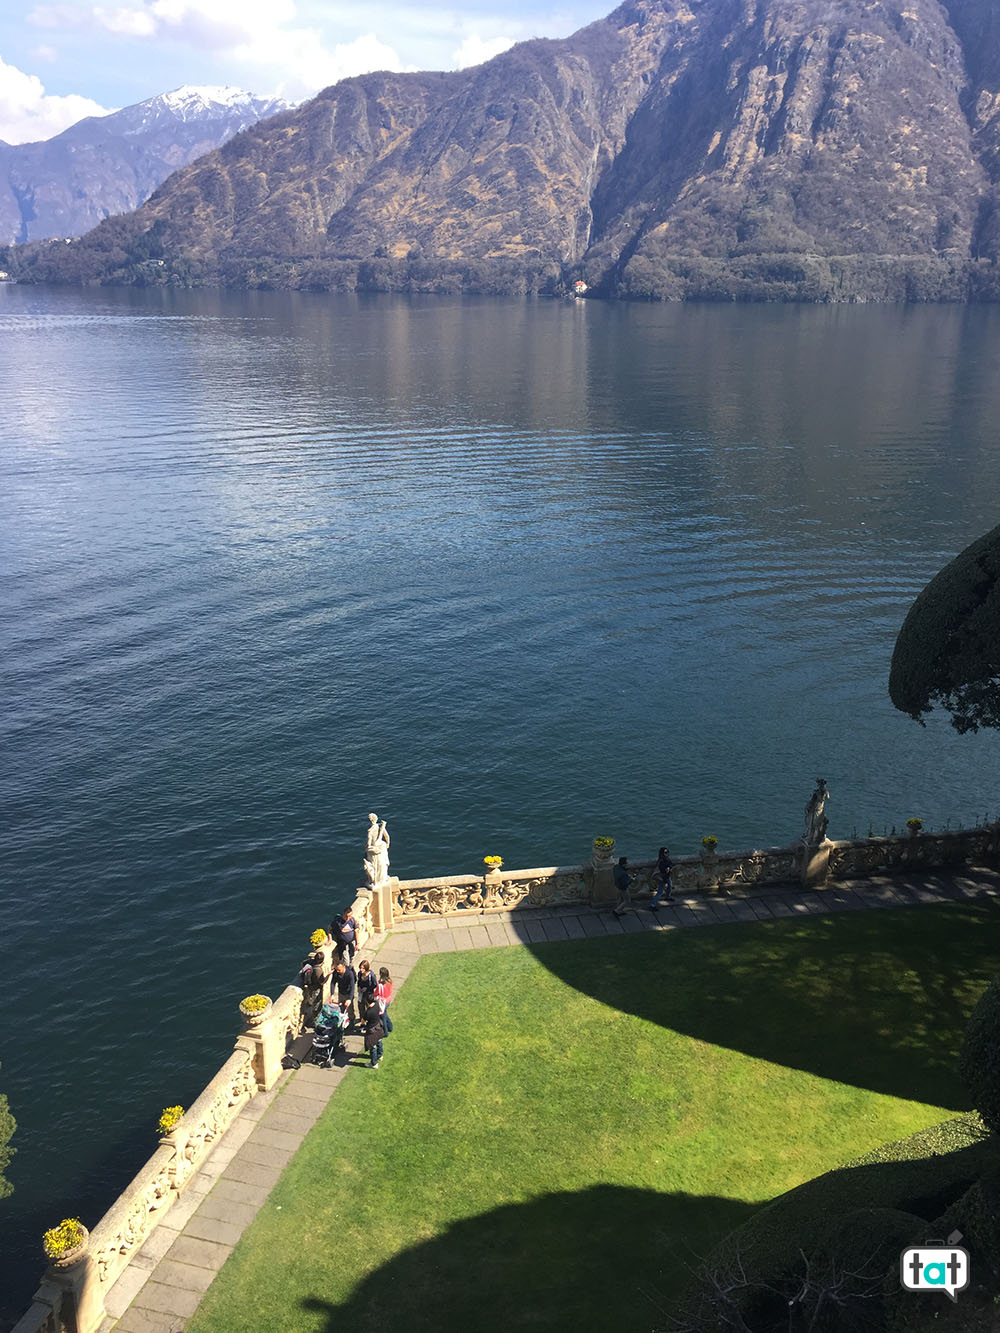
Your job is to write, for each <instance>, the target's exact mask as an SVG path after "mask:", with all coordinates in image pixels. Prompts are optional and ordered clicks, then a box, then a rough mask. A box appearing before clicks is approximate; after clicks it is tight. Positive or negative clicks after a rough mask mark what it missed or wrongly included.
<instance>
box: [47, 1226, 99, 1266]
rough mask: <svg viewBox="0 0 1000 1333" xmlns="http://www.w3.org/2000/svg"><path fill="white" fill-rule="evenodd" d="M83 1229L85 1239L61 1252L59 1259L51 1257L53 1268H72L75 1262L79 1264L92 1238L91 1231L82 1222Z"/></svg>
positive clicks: (50, 1261)
mask: <svg viewBox="0 0 1000 1333" xmlns="http://www.w3.org/2000/svg"><path fill="white" fill-rule="evenodd" d="M81 1229H82V1231H83V1240H81V1241H80V1243H79V1245H74V1246H73V1248H72V1249H71V1250H67V1251H66V1252H65V1254H61V1255H60V1256H59V1258H58V1259H50V1260H49V1263H50V1264H51V1265H52V1267H53V1268H72V1266H73V1265H74V1264H78V1263H79V1262H80V1260H81V1259H82V1258H83V1257H84V1256H85V1255H86V1253H87V1244H88V1242H89V1240H90V1232H89V1231H88V1229H87V1228H86V1227H85V1226H83V1224H82V1223H81Z"/></svg>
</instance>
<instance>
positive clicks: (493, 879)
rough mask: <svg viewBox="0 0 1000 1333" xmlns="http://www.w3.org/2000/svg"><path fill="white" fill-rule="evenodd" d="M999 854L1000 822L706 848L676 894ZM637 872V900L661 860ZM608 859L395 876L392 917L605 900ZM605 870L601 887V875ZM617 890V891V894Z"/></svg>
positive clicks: (686, 864)
mask: <svg viewBox="0 0 1000 1333" xmlns="http://www.w3.org/2000/svg"><path fill="white" fill-rule="evenodd" d="M998 857H1000V824H994V825H989V826H987V827H985V828H978V829H960V830H957V831H955V832H945V833H918V834H916V835H909V834H908V835H906V836H903V837H885V838H874V837H873V838H863V839H857V840H851V841H844V842H824V843H822V844H821V845H820V846H819V847H818V848H817V847H806V846H805V844H804V843H802V842H801V841H800V842H797V843H792V844H791V845H789V846H786V847H763V848H749V849H747V850H746V851H740V852H718V853H712V852H709V851H705V852H703V853H702V854H701V855H700V856H678V857H676V858H674V862H673V886H674V892H675V893H676V894H688V893H699V892H701V893H711V892H717V891H719V890H728V891H732V892H736V893H738V892H740V891H741V890H753V889H762V888H766V887H769V886H774V887H779V886H781V885H785V886H795V887H811V888H821V887H823V885H824V884H830V883H834V882H837V881H840V880H844V879H850V878H856V877H860V876H864V875H873V874H890V873H893V872H894V871H903V870H915V869H933V868H935V867H941V866H951V865H960V864H963V863H968V862H973V863H977V862H986V861H990V860H995V859H997V858H998ZM628 868H629V871H630V873H631V874H632V875H634V876H635V879H634V882H633V885H632V896H633V898H637V899H639V900H640V901H641V900H642V899H643V898H644V897H648V896H651V895H652V894H653V893H654V892H655V890H656V888H657V885H658V880H657V877H656V862H655V861H653V860H649V861H630V862H629V867H628ZM610 870H611V867H610V863H605V865H604V867H598V866H596V865H595V864H594V863H593V862H591V863H589V864H584V865H577V866H543V867H539V868H535V869H531V870H509V871H508V870H501V871H500V872H499V873H496V874H488V875H442V876H437V877H432V878H429V879H402V880H392V881H391V889H392V891H391V894H390V907H391V913H392V918H393V922H395V923H399V922H403V921H407V920H412V919H414V918H420V917H425V918H426V917H433V916H452V917H453V916H462V915H466V914H468V915H480V914H485V915H489V914H491V913H497V912H510V911H514V910H518V911H521V910H530V909H532V908H542V907H553V906H562V905H563V904H566V905H569V904H573V903H593V904H595V905H601V904H603V903H606V902H607V901H608V892H607V887H606V886H607V884H608V883H610V878H609V877H610ZM602 874H603V875H605V877H606V878H605V884H604V886H602V885H601V883H600V876H601V875H602ZM611 896H612V897H613V892H612V895H611Z"/></svg>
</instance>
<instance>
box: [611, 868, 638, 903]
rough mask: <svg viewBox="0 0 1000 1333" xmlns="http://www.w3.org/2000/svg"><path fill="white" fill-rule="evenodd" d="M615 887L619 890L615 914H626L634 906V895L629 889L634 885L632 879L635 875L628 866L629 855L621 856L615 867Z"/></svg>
mask: <svg viewBox="0 0 1000 1333" xmlns="http://www.w3.org/2000/svg"><path fill="white" fill-rule="evenodd" d="M614 879H615V888H616V889H617V890H618V901H617V902H616V903H615V906H614V914H615V916H624V915H625V913H626V912H627V911H628V909H629V908H630V907H631V906H632V895H631V894H630V893H629V889H630V888H631V887H632V881H633V880H634V879H635V875H633V874H632V872H631V871H630V870H629V868H628V857H627V856H619V858H618V864H617V865H616V866H615V869H614Z"/></svg>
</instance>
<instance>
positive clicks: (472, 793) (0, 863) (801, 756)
mask: <svg viewBox="0 0 1000 1333" xmlns="http://www.w3.org/2000/svg"><path fill="white" fill-rule="evenodd" d="M998 364H1000V308H997V307H969V308H966V307H941V308H933V307H907V308H896V307H890V308H886V307H871V308H867V307H846V306H835V307H808V306H801V307H800V306H775V307H767V306H758V307H742V306H731V305H725V306H721V305H720V306H653V305H648V306H647V305H614V304H605V303H599V302H596V301H584V302H576V303H571V302H533V301H516V300H510V301H506V300H505V301H501V300H497V301H492V300H489V299H485V298H484V299H459V298H454V299H453V298H448V297H427V298H413V299H406V298H389V297H377V296H368V297H365V296H358V297H349V296H326V295H323V296H320V295H306V294H290V293H250V294H228V295H223V294H218V293H198V292H193V293H192V292H176V293H175V292H162V291H153V292H139V291H115V290H89V291H71V290H43V289H33V288H22V287H15V286H10V285H3V286H0V569H2V571H3V589H4V596H3V612H4V614H3V616H2V618H0V636H2V643H0V647H2V652H0V678H2V679H0V697H2V699H3V709H2V715H0V737H2V753H3V763H2V765H0V788H2V806H3V823H2V828H0V871H2V886H3V887H2V903H0V913H2V933H0V954H2V967H0V1002H2V1004H3V1010H4V1013H5V1015H6V1019H7V1021H6V1022H5V1024H4V1035H3V1038H2V1046H0V1090H2V1091H4V1092H6V1093H7V1095H8V1097H9V1099H10V1102H11V1107H12V1110H13V1112H14V1114H15V1116H16V1117H17V1120H18V1122H19V1128H18V1132H17V1134H16V1135H15V1138H14V1145H15V1146H16V1147H17V1149H18V1155H17V1157H16V1158H15V1160H14V1163H13V1166H12V1168H11V1170H10V1177H11V1179H12V1181H13V1183H14V1185H15V1193H14V1195H13V1196H12V1197H11V1198H10V1199H8V1200H6V1201H5V1202H3V1203H0V1227H2V1229H3V1232H4V1243H3V1248H2V1255H3V1259H2V1265H3V1271H0V1289H3V1290H4V1291H5V1293H6V1299H5V1307H6V1311H7V1313H11V1312H14V1313H17V1312H19V1311H20V1309H21V1308H23V1306H24V1305H25V1303H26V1302H27V1300H28V1299H29V1297H30V1294H31V1292H32V1291H33V1289H34V1285H35V1282H36V1280H37V1277H38V1276H39V1275H40V1273H41V1270H42V1267H43V1263H42V1259H41V1255H40V1245H39V1233H40V1232H41V1231H42V1230H43V1229H44V1228H45V1227H47V1226H50V1225H53V1224H54V1223H56V1222H57V1221H58V1220H59V1219H60V1218H62V1217H63V1216H65V1215H67V1214H69V1215H77V1214H79V1215H81V1216H82V1218H83V1220H84V1222H87V1223H90V1224H93V1223H94V1222H95V1221H96V1220H97V1219H98V1217H99V1216H100V1215H101V1213H102V1212H103V1211H104V1209H105V1208H106V1207H107V1205H108V1204H109V1203H110V1202H111V1201H112V1200H113V1199H114V1197H115V1196H116V1195H117V1193H118V1192H119V1190H120V1189H121V1188H122V1187H123V1186H124V1185H125V1184H126V1183H127V1181H128V1180H129V1179H130V1178H131V1176H132V1174H133V1173H134V1171H135V1170H136V1169H137V1168H138V1166H139V1165H140V1164H141V1163H142V1162H143V1161H144V1160H145V1158H146V1157H147V1156H148V1154H149V1153H150V1152H152V1150H153V1149H154V1147H155V1146H156V1133H155V1125H156V1121H157V1118H158V1116H159V1112H160V1110H161V1109H162V1108H163V1107H164V1106H166V1105H170V1104H172V1103H176V1102H180V1103H182V1104H184V1105H188V1104H190V1102H191V1100H192V1099H193V1097H194V1096H195V1095H196V1093H197V1092H198V1091H199V1090H200V1089H201V1087H202V1086H203V1085H204V1083H205V1082H206V1080H207V1078H208V1077H209V1076H210V1075H211V1074H212V1073H214V1071H215V1070H216V1069H217V1068H218V1066H219V1065H220V1064H221V1063H222V1062H223V1060H224V1059H225V1058H226V1056H227V1055H228V1053H229V1052H230V1050H231V1048H232V1042H233V1039H234V1037H235V1034H236V1031H237V1028H238V1015H237V1012H236V1004H237V1002H238V1001H239V999H240V998H241V997H242V996H243V995H245V994H247V993H248V992H251V991H256V990H263V991H265V992H267V993H270V994H277V993H278V991H279V990H280V988H281V987H282V986H283V985H284V984H285V983H286V982H287V981H288V980H289V979H290V976H291V974H292V973H293V972H294V970H295V969H296V967H297V965H298V962H299V960H300V958H301V957H302V956H303V954H304V952H305V949H306V946H307V941H308V935H309V933H310V931H311V930H313V929H314V928H315V927H317V926H319V925H326V924H327V923H328V922H329V920H330V917H331V915H332V913H333V911H334V909H338V908H339V907H340V906H342V905H343V904H344V903H346V902H349V901H350V899H351V897H352V896H353V892H352V891H353V889H354V887H355V885H356V884H357V883H359V882H360V880H361V855H362V848H363V845H364V831H365V828H366V827H367V813H368V811H369V810H374V811H377V812H378V813H379V815H380V816H383V817H385V818H386V819H387V820H388V822H389V828H390V831H391V834H392V869H393V872H394V873H397V874H400V875H402V876H417V875H431V874H444V873H447V872H449V871H475V870H478V869H479V868H480V867H481V862H482V857H483V856H484V855H486V854H493V853H496V854H500V855H502V856H503V857H504V860H505V862H506V864H507V865H508V866H509V867H518V866H532V865H551V864H554V863H559V864H571V863H575V862H579V861H581V860H583V859H584V858H585V857H586V856H587V855H589V850H590V844H591V841H592V839H593V837H594V836H595V835H598V834H611V835H613V836H615V837H616V839H617V841H618V844H619V848H620V850H621V851H622V852H625V853H627V854H629V855H630V856H633V857H637V858H638V857H648V856H652V855H654V854H655V851H656V848H657V847H658V846H659V845H660V844H661V843H663V842H668V843H669V844H670V846H671V849H672V851H673V852H674V854H675V855H677V854H684V853H689V852H693V851H695V850H696V849H697V847H698V845H699V840H700V838H701V836H702V835H703V834H705V833H713V834H715V835H716V836H717V837H718V838H719V842H720V846H721V847H722V848H741V847H747V846H750V845H758V846H759V845H771V844H775V843H781V842H785V841H791V840H792V839H793V838H795V837H796V836H797V835H798V834H799V833H800V832H801V830H802V812H803V807H804V805H805V802H806V800H807V798H808V796H809V794H810V792H811V790H812V787H813V784H814V779H815V777H816V775H817V774H822V775H824V776H825V777H826V779H827V781H828V783H829V785H830V788H831V790H832V793H833V795H832V799H831V801H830V802H829V804H828V807H827V813H828V815H829V816H830V830H829V831H830V835H831V836H832V837H835V838H836V837H849V836H851V834H852V833H853V832H854V831H855V830H857V831H858V832H859V833H864V832H866V831H867V830H868V828H869V827H873V828H874V829H875V831H877V832H881V831H882V830H883V828H887V827H892V826H893V825H896V826H897V827H898V826H900V825H901V824H902V822H903V821H904V820H905V819H906V818H907V817H908V816H910V815H919V816H920V817H922V818H923V819H924V821H925V824H926V825H927V826H928V827H939V826H944V825H945V824H946V823H950V824H951V826H952V827H954V826H955V825H957V824H959V823H965V824H972V823H975V822H976V821H977V820H982V819H983V818H984V817H985V816H987V815H989V816H991V817H992V816H993V815H995V814H996V810H997V803H996V796H995V793H996V791H997V787H998V779H1000V746H998V744H997V738H996V737H994V736H992V735H989V734H984V735H976V736H965V737H960V736H958V735H957V734H955V733H954V732H953V731H952V729H951V728H950V727H949V726H948V725H947V724H946V723H945V722H943V721H941V720H940V719H933V718H932V720H931V724H930V725H928V727H927V728H926V729H923V728H921V727H919V726H917V725H915V724H914V723H913V722H911V721H910V720H909V719H907V718H906V717H904V716H902V715H901V714H899V713H897V712H895V711H894V710H893V708H892V706H891V704H890V703H889V700H888V697H887V694H886V680H887V675H888V668H889V659H890V657H891V653H892V648H893V644H894V641H895V636H896V633H897V631H898V628H899V626H900V624H901V622H902V619H903V617H904V615H905V613H906V611H907V609H908V607H909V605H910V602H911V601H912V599H913V597H914V595H915V594H916V593H917V592H918V591H919V590H920V588H921V587H922V586H923V585H924V583H926V581H927V580H928V579H929V578H930V577H931V576H932V575H933V574H934V573H935V572H936V571H937V570H938V569H939V568H940V566H941V565H942V564H943V563H944V562H945V561H946V560H947V559H949V558H950V557H951V556H952V555H954V554H955V553H956V552H957V551H958V550H960V549H961V548H962V547H964V546H965V545H967V544H968V542H970V541H971V540H972V539H973V538H974V537H976V536H978V535H979V534H980V533H982V532H984V531H986V530H987V529H988V528H990V527H992V526H994V525H995V524H996V522H997V521H998V518H1000V504H998V501H1000V481H998V478H1000V431H998V429H997V427H998V423H1000V377H998V376H997V374H996V366H997V365H998Z"/></svg>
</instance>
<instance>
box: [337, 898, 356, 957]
mask: <svg viewBox="0 0 1000 1333" xmlns="http://www.w3.org/2000/svg"><path fill="white" fill-rule="evenodd" d="M330 937H331V939H332V940H333V942H334V944H335V945H336V948H337V957H338V958H343V956H344V954H345V953H346V954H347V961H348V963H349V964H351V963H353V962H354V951H355V950H356V949H357V947H358V923H357V921H356V920H355V917H354V913H353V912H352V911H351V909H350V908H348V909H347V910H346V912H341V913H340V915H339V916H335V917H334V918H333V920H332V921H331V922H330Z"/></svg>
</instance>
